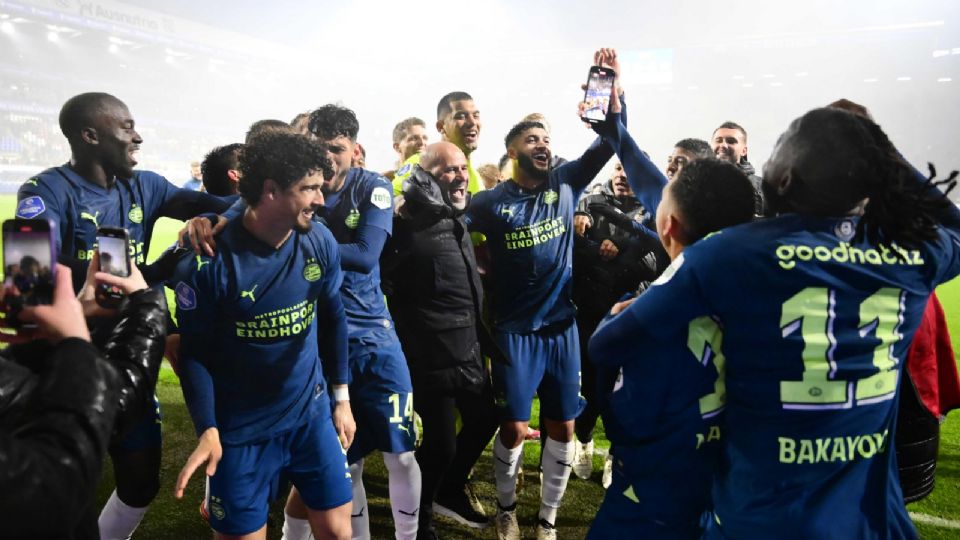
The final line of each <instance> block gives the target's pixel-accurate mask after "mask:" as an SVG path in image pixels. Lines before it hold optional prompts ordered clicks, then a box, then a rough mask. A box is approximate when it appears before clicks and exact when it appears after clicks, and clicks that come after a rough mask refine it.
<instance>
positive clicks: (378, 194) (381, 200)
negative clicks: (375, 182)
mask: <svg viewBox="0 0 960 540" xmlns="http://www.w3.org/2000/svg"><path fill="white" fill-rule="evenodd" d="M370 202H371V203H373V205H374V206H376V207H377V208H379V209H381V210H386V209H387V208H390V203H392V202H393V196H392V195H391V194H390V192H389V191H387V188H385V187H376V188H373V192H372V193H370Z"/></svg>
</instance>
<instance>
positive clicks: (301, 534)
mask: <svg viewBox="0 0 960 540" xmlns="http://www.w3.org/2000/svg"><path fill="white" fill-rule="evenodd" d="M281 540H313V533H312V532H311V531H310V521H308V520H306V519H300V518H295V517H293V516H291V515H290V514H288V513H286V512H284V513H283V537H282V538H281Z"/></svg>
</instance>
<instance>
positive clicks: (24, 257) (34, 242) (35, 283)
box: [3, 224, 54, 306]
mask: <svg viewBox="0 0 960 540" xmlns="http://www.w3.org/2000/svg"><path fill="white" fill-rule="evenodd" d="M36 229H37V228H36V227H31V226H29V225H16V224H13V226H10V227H4V230H3V265H4V267H3V274H4V280H3V291H4V304H5V305H7V306H10V305H13V304H18V305H21V306H36V305H39V304H50V303H51V302H52V301H53V272H54V268H53V264H54V261H53V260H52V259H53V249H52V246H51V237H50V231H49V230H36ZM44 229H47V227H44Z"/></svg>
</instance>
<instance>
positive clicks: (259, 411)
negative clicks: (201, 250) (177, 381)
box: [174, 219, 346, 444]
mask: <svg viewBox="0 0 960 540" xmlns="http://www.w3.org/2000/svg"><path fill="white" fill-rule="evenodd" d="M176 275H177V276H178V279H181V280H182V281H179V282H177V283H176V284H175V285H174V295H175V297H176V302H177V313H178V317H179V322H180V332H181V335H182V341H181V345H180V355H181V366H182V369H181V372H182V382H183V389H184V398H185V400H186V402H187V405H188V407H189V408H190V413H191V416H192V417H193V420H194V424H195V426H196V428H197V431H198V433H202V432H203V431H204V430H205V429H206V428H208V427H211V426H216V427H217V428H218V430H219V431H220V438H221V441H223V442H224V443H226V444H248V443H251V442H255V441H257V440H263V439H266V438H270V437H273V436H275V435H278V434H280V433H284V432H286V431H289V430H291V429H294V428H296V427H298V426H300V425H302V424H304V423H305V422H306V421H307V420H308V419H309V418H310V417H312V415H314V414H316V413H317V412H319V411H320V410H321V409H320V408H318V407H328V406H329V405H328V398H327V397H326V393H325V392H324V382H323V378H322V377H321V376H320V365H319V362H318V346H317V332H318V330H317V323H316V317H317V312H318V311H320V312H321V314H323V313H327V312H330V311H331V310H332V311H337V310H342V307H341V306H342V304H341V301H340V285H341V282H342V273H341V270H340V256H339V250H338V249H337V244H336V241H335V240H334V239H333V236H332V235H331V234H330V231H329V230H327V229H326V227H324V226H323V225H321V224H318V223H314V224H313V226H312V228H311V230H310V231H309V232H306V233H301V232H296V231H294V232H293V233H291V235H290V237H289V238H288V239H287V240H286V241H285V242H284V243H283V245H281V246H280V248H278V249H274V248H273V247H272V246H268V245H266V244H264V243H263V242H261V241H260V240H258V239H256V238H255V237H254V236H253V235H252V234H251V233H250V232H248V231H247V230H246V228H245V227H244V226H243V220H242V219H235V220H232V221H231V222H230V223H229V224H228V225H227V227H226V228H225V229H224V230H223V232H222V233H221V234H220V236H219V237H218V238H217V254H216V256H215V257H213V258H210V257H207V256H206V255H203V256H195V257H188V258H185V259H184V260H183V261H181V264H180V267H179V268H178V269H177V272H176ZM340 313H342V311H340ZM326 330H327V329H321V330H320V331H321V332H322V331H326ZM342 353H343V355H344V356H345V355H346V343H345V342H344V344H343V347H342ZM330 360H331V361H337V359H330ZM211 390H212V394H213V396H212V410H211V407H210V401H211V400H210V399H209V396H208V395H207V392H210V391H211Z"/></svg>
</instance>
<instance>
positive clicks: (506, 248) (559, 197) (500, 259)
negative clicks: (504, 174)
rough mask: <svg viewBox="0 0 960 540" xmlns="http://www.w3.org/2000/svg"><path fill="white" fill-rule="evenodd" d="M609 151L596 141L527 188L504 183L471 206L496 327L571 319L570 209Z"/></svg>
mask: <svg viewBox="0 0 960 540" xmlns="http://www.w3.org/2000/svg"><path fill="white" fill-rule="evenodd" d="M612 154H613V150H612V149H611V147H610V146H609V145H608V144H607V143H605V142H603V141H601V140H600V139H597V141H595V142H594V144H593V145H592V146H591V147H590V148H588V149H587V151H586V152H584V154H583V155H582V156H581V157H580V158H579V159H575V160H573V161H569V162H567V163H564V164H563V165H561V166H559V167H557V168H555V169H552V170H551V171H550V175H549V177H548V179H547V180H546V181H545V182H543V183H542V184H540V185H539V186H538V187H537V188H535V189H533V190H528V189H524V188H522V187H520V185H519V184H517V183H516V182H513V181H507V182H502V183H500V184H498V185H497V186H496V187H494V188H493V189H490V190H485V191H481V192H479V193H477V194H476V195H474V197H473V200H472V201H470V206H469V207H468V208H467V215H466V218H467V223H468V226H469V227H470V231H471V232H478V233H482V234H484V235H486V237H487V246H488V249H489V250H490V260H491V267H490V277H491V280H492V283H493V290H492V291H491V294H489V295H488V297H489V298H490V299H491V300H492V303H491V306H492V308H493V324H494V326H495V327H496V328H497V329H498V330H500V331H503V332H511V333H526V332H533V331H536V330H538V329H540V328H543V327H546V326H550V325H552V324H557V323H563V322H568V321H570V320H572V319H573V317H574V313H575V312H576V308H575V307H574V304H573V300H572V298H571V291H572V287H573V284H572V281H571V279H570V278H571V276H572V270H573V266H572V261H573V234H574V232H573V212H574V210H576V207H577V200H578V199H579V197H580V193H581V192H582V191H583V188H584V187H586V186H587V184H589V183H590V181H591V180H593V178H594V177H595V176H596V175H597V173H599V172H600V169H602V168H603V166H604V164H605V163H606V162H607V160H608V159H610V156H611V155H612Z"/></svg>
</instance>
